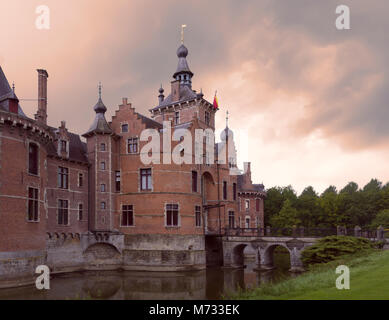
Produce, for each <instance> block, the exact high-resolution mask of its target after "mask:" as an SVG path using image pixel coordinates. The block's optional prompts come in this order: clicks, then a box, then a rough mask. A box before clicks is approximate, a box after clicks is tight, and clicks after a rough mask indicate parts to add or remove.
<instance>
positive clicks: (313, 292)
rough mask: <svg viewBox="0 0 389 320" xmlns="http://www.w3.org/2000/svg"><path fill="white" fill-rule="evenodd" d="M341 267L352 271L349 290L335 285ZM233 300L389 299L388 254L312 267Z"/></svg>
mask: <svg viewBox="0 0 389 320" xmlns="http://www.w3.org/2000/svg"><path fill="white" fill-rule="evenodd" d="M339 265H346V266H348V267H349V268H350V289H349V290H338V289H337V288H336V286H335V281H336V278H337V277H339V274H336V273H335V269H336V267H337V266H339ZM229 298H231V299H249V300H250V299H255V300H277V299H281V300H362V299H368V300H369V299H379V300H387V299H389V251H383V250H370V251H366V252H360V253H358V254H354V255H351V256H343V257H341V258H338V259H337V260H335V261H331V262H328V263H326V264H318V265H313V266H312V267H311V268H310V270H309V271H307V272H305V273H303V274H301V275H300V276H298V277H296V278H290V279H287V280H285V281H282V282H279V283H276V284H271V283H269V284H263V285H262V286H261V287H259V288H255V289H253V290H249V291H242V292H239V293H237V294H234V295H232V296H230V297H229Z"/></svg>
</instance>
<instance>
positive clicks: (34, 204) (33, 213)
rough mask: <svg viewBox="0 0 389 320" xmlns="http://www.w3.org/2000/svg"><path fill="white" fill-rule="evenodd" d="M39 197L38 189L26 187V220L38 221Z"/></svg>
mask: <svg viewBox="0 0 389 320" xmlns="http://www.w3.org/2000/svg"><path fill="white" fill-rule="evenodd" d="M38 212H39V198H38V189H35V188H28V221H34V222H36V221H38V219H39V214H38Z"/></svg>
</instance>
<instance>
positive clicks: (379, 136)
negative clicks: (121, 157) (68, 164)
mask: <svg viewBox="0 0 389 320" xmlns="http://www.w3.org/2000/svg"><path fill="white" fill-rule="evenodd" d="M339 4H344V5H348V6H349V8H350V14H351V29H350V30H338V29H337V28H336V27H335V20H336V18H337V17H338V15H337V14H336V13H335V10H336V7H337V6H338V5H339ZM40 5H46V6H47V7H48V8H49V9H50V29H49V30H39V29H37V28H36V24H35V22H36V19H37V18H38V16H39V14H37V13H36V8H37V7H38V6H40ZM388 9H389V2H387V1H384V0H370V1H365V0H352V1H347V0H342V1H341V3H339V1H333V0H326V1H312V0H293V1H290V0H283V1H281V0H252V1H248V0H242V1H235V0H223V1H222V0H214V1H203V0H196V1H188V0H177V1H176V0H163V1H151V0H141V1H140V0H139V1H138V0H134V1H132V0H131V1H129V0H126V1H125V0H115V1H106V0H99V1H96V0H94V1H93V0H79V1H76V0H67V1H58V0H45V1H43V0H42V1H41V0H39V1H35V0H13V1H1V2H0V43H1V45H0V66H1V67H2V68H3V71H4V72H5V74H6V76H7V78H8V80H9V81H10V82H15V87H16V94H17V95H18V97H19V99H35V98H36V97H37V73H36V69H38V68H43V69H46V70H47V71H48V73H49V82H48V122H49V125H51V126H56V127H58V126H59V125H60V121H61V120H65V121H66V124H67V127H68V128H69V130H70V131H72V132H76V133H79V134H83V133H85V131H86V130H87V129H88V128H89V126H90V124H91V123H92V121H93V119H94V111H93V106H94V105H95V103H96V101H97V95H98V90H97V87H98V83H99V81H101V82H102V85H103V101H104V103H105V105H106V106H107V108H108V111H107V114H106V117H107V119H108V120H109V119H110V118H111V116H112V115H113V114H114V112H115V110H116V109H118V105H119V104H120V103H121V100H122V97H128V100H129V101H130V102H131V103H132V105H133V107H135V108H136V111H138V112H140V113H143V114H145V115H147V116H149V112H148V110H149V109H150V108H152V107H154V106H156V105H157V102H158V89H159V87H160V85H161V84H162V85H163V87H164V88H165V93H169V91H170V81H171V80H172V75H173V73H174V72H175V70H176V66H177V56H176V50H177V48H178V46H179V45H180V36H181V34H180V33H181V25H182V24H186V25H187V28H186V30H185V45H186V46H187V48H188V50H189V56H188V58H187V59H188V63H189V66H190V68H191V70H192V72H193V73H194V74H195V75H194V77H193V89H195V90H197V91H200V89H202V90H203V93H204V98H206V99H207V100H208V101H210V102H212V101H213V96H214V92H215V91H216V90H217V92H218V93H217V95H218V100H219V106H220V110H219V111H218V113H217V118H216V126H217V128H218V129H219V130H220V129H222V128H224V127H225V116H226V114H225V112H226V110H228V111H229V114H230V116H229V127H230V128H231V129H232V130H233V132H234V133H235V136H236V137H238V136H239V133H240V132H248V135H247V136H248V141H246V140H244V141H242V139H240V141H237V145H238V150H239V147H241V148H242V149H244V147H243V145H244V144H246V145H248V146H249V150H248V152H247V153H246V152H243V154H244V155H241V156H240V158H238V163H242V161H251V163H252V164H251V169H252V178H253V182H254V183H264V184H265V187H266V188H270V187H273V186H287V185H292V186H293V187H294V188H295V190H296V191H297V192H298V193H300V192H301V191H302V190H303V189H304V188H305V187H307V186H309V185H311V186H313V187H314V188H315V190H316V191H317V192H319V193H320V192H322V191H324V190H325V188H327V187H328V186H329V185H335V186H336V187H337V188H338V190H339V189H341V188H342V187H343V186H345V185H346V184H347V183H348V182H350V181H355V182H356V183H358V184H359V186H360V187H363V186H364V185H365V184H366V183H368V182H369V180H370V179H371V178H377V179H379V180H380V181H382V182H384V183H386V182H387V181H389V165H388V161H387V159H389V148H388V147H389V139H388V137H389V126H388V125H387V123H388V120H389V106H388V105H387V104H388V101H389V90H388V83H389V64H388V63H387V60H388V58H389V42H388V41H387V30H388V29H389V20H388V19H387V12H388ZM21 106H22V108H23V110H24V112H25V113H26V114H27V115H28V116H30V117H33V115H34V114H35V113H36V109H37V105H36V102H34V101H21ZM242 136H243V134H242ZM238 157H239V156H238Z"/></svg>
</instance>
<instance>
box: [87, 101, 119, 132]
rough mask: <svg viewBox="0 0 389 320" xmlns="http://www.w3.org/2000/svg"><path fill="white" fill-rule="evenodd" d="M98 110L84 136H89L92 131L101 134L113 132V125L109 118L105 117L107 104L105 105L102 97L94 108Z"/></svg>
mask: <svg viewBox="0 0 389 320" xmlns="http://www.w3.org/2000/svg"><path fill="white" fill-rule="evenodd" d="M93 109H94V110H95V112H96V117H95V120H94V121H93V123H92V125H91V126H90V128H89V130H88V131H87V132H86V133H85V134H83V136H84V137H85V136H88V135H90V134H92V133H101V134H111V133H113V131H112V129H111V127H110V126H109V124H108V122H107V120H106V119H105V116H104V114H105V111H107V108H106V106H105V105H104V103H103V101H102V100H101V97H99V100H98V101H97V103H96V105H95V106H94V108H93Z"/></svg>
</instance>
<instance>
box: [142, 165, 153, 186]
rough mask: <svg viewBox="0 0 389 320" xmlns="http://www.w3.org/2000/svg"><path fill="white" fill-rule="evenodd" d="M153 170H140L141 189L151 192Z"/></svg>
mask: <svg viewBox="0 0 389 320" xmlns="http://www.w3.org/2000/svg"><path fill="white" fill-rule="evenodd" d="M151 187H152V180H151V169H140V189H141V190H151Z"/></svg>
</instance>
